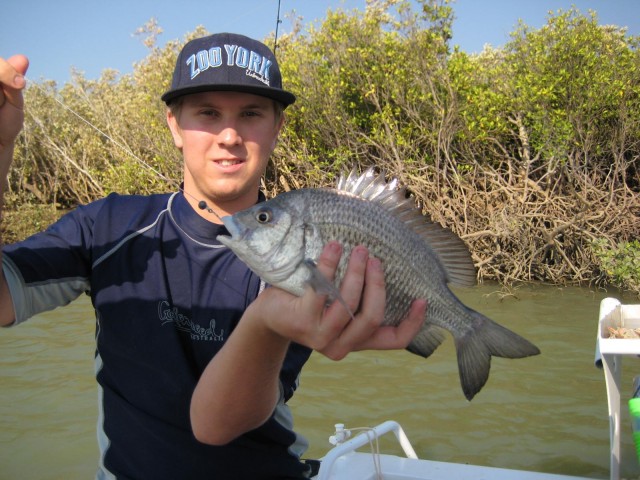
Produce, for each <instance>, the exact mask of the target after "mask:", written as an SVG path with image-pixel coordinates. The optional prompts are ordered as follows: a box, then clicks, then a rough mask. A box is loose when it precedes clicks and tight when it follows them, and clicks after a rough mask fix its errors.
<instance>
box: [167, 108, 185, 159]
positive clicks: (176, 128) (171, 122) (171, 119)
mask: <svg viewBox="0 0 640 480" xmlns="http://www.w3.org/2000/svg"><path fill="white" fill-rule="evenodd" d="M167 125H168V126H169V130H171V135H172V136H173V143H174V144H175V146H176V147H178V148H179V149H180V150H182V145H183V142H182V130H180V125H178V119H177V118H176V117H175V115H174V114H173V112H172V111H171V110H169V109H167Z"/></svg>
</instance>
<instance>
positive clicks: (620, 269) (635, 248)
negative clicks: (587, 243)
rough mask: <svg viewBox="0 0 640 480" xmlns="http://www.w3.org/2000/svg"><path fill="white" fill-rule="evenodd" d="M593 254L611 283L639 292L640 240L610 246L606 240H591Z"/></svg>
mask: <svg viewBox="0 0 640 480" xmlns="http://www.w3.org/2000/svg"><path fill="white" fill-rule="evenodd" d="M593 249H594V254H595V256H596V257H597V259H598V261H599V262H600V268H601V269H602V272H603V273H604V274H605V275H606V276H607V277H608V278H609V279H610V281H611V283H612V284H614V285H617V286H623V287H626V288H628V289H630V290H633V291H636V292H640V241H638V240H633V241H631V242H627V243H623V244H621V245H618V246H612V245H610V243H609V242H608V241H607V240H604V239H600V240H596V241H594V242H593Z"/></svg>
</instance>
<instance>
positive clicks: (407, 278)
mask: <svg viewBox="0 0 640 480" xmlns="http://www.w3.org/2000/svg"><path fill="white" fill-rule="evenodd" d="M223 221H224V224H225V226H226V227H227V229H228V230H229V233H230V234H231V236H219V237H218V239H219V240H220V242H222V243H223V244H225V245H226V246H228V247H229V248H231V249H232V250H233V251H234V252H235V253H236V255H238V257H239V258H240V259H242V260H243V261H244V262H245V263H246V264H247V265H248V266H249V267H250V268H251V269H252V270H253V271H254V272H255V273H256V274H258V275H259V276H260V277H261V278H262V279H263V280H264V281H265V282H267V283H269V284H271V285H274V286H277V287H280V288H282V289H284V290H286V291H289V292H291V293H292V294H294V295H302V294H303V292H304V290H305V288H306V286H307V285H311V286H312V287H313V288H315V289H316V290H318V291H325V292H326V291H333V292H334V293H335V295H339V293H336V292H338V290H337V286H339V284H340V280H341V279H342V278H343V276H344V273H345V270H346V265H347V262H348V257H349V255H348V254H349V253H350V252H351V250H352V249H353V248H354V247H355V246H357V245H365V246H366V247H367V248H368V249H369V252H370V254H371V255H373V256H375V257H377V258H379V259H380V260H381V262H382V265H383V268H384V274H385V285H386V295H387V297H386V299H387V303H386V306H385V315H384V324H385V325H397V324H399V322H401V321H402V319H404V318H405V317H406V315H407V313H408V311H409V308H410V306H411V303H412V301H413V300H415V299H417V298H424V299H426V300H427V301H428V305H429V307H428V311H427V313H426V315H425V323H424V325H423V327H422V329H421V331H420V332H419V333H418V334H417V335H416V337H414V339H413V340H412V342H411V343H410V345H409V346H408V348H407V349H408V350H409V351H410V352H412V353H415V354H417V355H421V356H423V357H428V356H429V355H431V353H433V351H434V350H435V349H436V348H437V347H438V346H439V345H440V343H441V342H442V340H443V339H444V335H443V331H448V332H449V333H451V335H452V336H453V338H454V342H455V345H456V351H457V357H458V369H459V373H460V382H461V386H462V390H463V392H464V394H465V396H466V397H467V398H468V399H469V400H471V399H472V398H473V397H474V396H475V394H476V393H477V392H478V391H479V390H480V389H481V388H482V387H483V385H484V384H485V383H486V381H487V378H488V376H489V369H490V363H491V357H492V356H500V357H506V358H522V357H527V356H530V355H536V354H538V353H539V350H538V349H537V347H536V346H535V345H533V344H532V343H530V342H529V341H528V340H526V339H524V338H522V337H520V336H519V335H517V334H516V333H514V332H512V331H510V330H508V329H506V328H504V327H502V326H500V325H499V324H497V323H495V322H493V321H492V320H490V319H489V318H487V317H485V316H484V315H482V314H481V313H479V312H476V311H474V310H472V309H470V308H468V307H467V306H465V305H464V304H463V303H462V302H461V301H460V300H459V299H458V298H457V297H456V296H455V295H454V294H453V292H452V291H451V290H450V289H449V287H448V284H449V283H453V284H459V285H470V284H472V283H475V268H474V266H473V262H472V260H471V256H470V254H469V251H468V249H467V248H466V246H465V245H464V243H463V242H462V240H460V239H459V238H458V237H457V236H455V235H454V234H453V232H451V231H449V230H447V229H444V228H443V227H441V226H440V225H438V224H436V223H433V222H430V221H428V220H427V219H426V218H425V217H424V216H423V215H422V214H421V212H420V211H419V209H417V208H416V207H415V206H414V203H413V200H411V199H407V198H406V191H405V190H404V189H401V188H398V187H397V180H392V181H390V182H386V181H385V180H384V176H382V175H380V176H378V175H376V174H375V172H374V171H373V170H368V171H367V172H365V173H364V174H363V175H360V176H358V175H355V174H354V173H353V172H352V174H351V175H349V177H347V178H344V177H342V178H341V179H340V180H339V181H338V186H337V188H336V189H311V188H309V189H299V190H293V191H290V192H286V193H282V194H280V195H277V196H276V197H274V198H273V199H271V200H268V201H266V202H263V203H260V204H258V205H255V206H254V207H251V208H249V209H247V210H244V211H242V212H238V213H236V214H234V215H232V216H229V217H224V218H223ZM330 240H337V241H339V242H340V243H341V244H342V246H343V249H344V253H345V254H344V255H343V257H342V259H341V261H340V264H339V266H338V270H337V272H336V278H335V286H329V287H327V286H326V285H323V279H322V277H321V276H319V275H315V273H316V272H314V271H313V269H314V263H313V262H314V261H315V260H316V259H317V258H318V257H319V255H320V253H321V251H322V248H323V246H324V245H325V244H326V243H327V242H328V241H330ZM324 282H325V283H328V282H327V281H326V280H324Z"/></svg>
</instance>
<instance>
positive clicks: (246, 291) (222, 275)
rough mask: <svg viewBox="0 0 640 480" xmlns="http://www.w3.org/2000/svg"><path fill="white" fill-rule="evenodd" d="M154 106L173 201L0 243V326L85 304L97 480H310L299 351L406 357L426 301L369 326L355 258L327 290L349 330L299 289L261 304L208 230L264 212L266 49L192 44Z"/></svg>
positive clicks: (112, 208)
mask: <svg viewBox="0 0 640 480" xmlns="http://www.w3.org/2000/svg"><path fill="white" fill-rule="evenodd" d="M27 67H28V61H27V59H26V58H25V57H24V56H14V57H11V58H9V59H8V60H3V59H0V169H1V172H0V174H1V175H2V179H6V176H7V172H8V170H9V167H10V163H11V160H12V156H13V148H14V143H15V139H16V137H17V135H18V133H19V131H20V129H21V127H22V122H23V112H22V109H23V98H22V94H21V90H22V89H23V88H24V86H25V80H24V74H25V73H26V70H27ZM162 99H163V100H164V101H165V102H166V103H167V104H168V107H169V108H168V112H167V123H168V125H169V129H170V131H171V134H172V135H173V139H174V142H175V144H176V147H177V148H179V149H180V150H181V152H182V154H183V158H184V183H183V187H182V188H181V190H180V191H178V192H175V193H172V194H163V195H152V196H121V195H116V194H112V195H109V196H108V197H106V198H104V199H100V200H97V201H95V202H93V203H91V204H88V205H85V206H81V207H79V208H77V209H76V210H75V211H73V212H71V213H69V214H67V215H66V216H65V217H63V218H62V219H61V220H60V221H58V222H56V223H55V224H54V225H52V226H51V227H50V228H48V229H47V230H46V231H44V232H42V233H39V234H37V235H34V236H33V237H31V238H29V239H27V240H25V241H23V242H20V243H18V244H15V245H10V246H6V247H5V248H4V251H3V257H2V267H3V268H2V276H1V277H0V324H1V325H11V324H17V323H20V322H22V321H24V320H26V319H27V318H29V317H31V316H33V315H35V314H37V313H39V312H41V311H44V310H47V309H51V308H55V307H57V306H61V305H65V304H67V303H69V302H71V301H72V300H74V299H75V298H76V297H77V296H79V295H80V294H81V293H83V292H88V293H89V294H90V296H91V299H92V303H93V306H94V307H95V311H96V344H97V346H96V357H95V364H96V377H97V380H98V384H99V392H100V409H99V420H98V440H99V447H100V464H99V468H98V474H97V478H99V479H110V478H118V479H134V478H135V479H145V480H146V479H172V480H174V479H181V480H186V479H205V478H206V479H245V478H246V479H260V478H265V479H266V478H279V479H282V478H306V477H307V476H308V468H307V466H306V465H305V464H303V463H301V462H300V461H299V457H300V455H301V453H302V452H303V451H304V448H305V442H304V440H303V439H302V438H301V437H299V436H297V435H296V434H295V433H294V432H293V430H292V422H291V417H290V413H289V411H288V409H287V406H286V402H287V400H288V399H289V398H290V397H291V396H292V395H293V392H294V390H295V387H296V385H297V377H298V374H299V372H300V369H301V368H302V365H303V364H304V363H305V361H306V360H307V358H308V356H309V354H310V352H311V350H310V349H316V350H318V351H320V352H322V353H323V354H325V355H327V356H329V357H330V358H334V359H340V358H342V357H344V356H345V355H347V354H348V353H349V352H351V351H354V350H360V349H367V348H373V349H389V348H404V347H405V346H406V345H407V344H408V343H409V341H410V340H411V338H412V337H413V336H414V335H415V333H416V332H417V331H418V329H419V328H420V325H421V323H422V318H423V315H424V310H425V308H426V307H425V302H423V301H417V302H415V304H414V308H413V309H412V311H411V313H410V315H409V316H408V318H407V320H406V321H405V322H403V323H402V324H401V326H399V327H398V328H392V327H381V326H380V323H381V321H382V317H381V315H382V312H383V310H384V308H383V307H384V302H385V296H384V293H385V288H384V278H383V274H382V269H381V267H380V262H379V261H378V260H376V259H374V258H369V257H368V253H367V251H366V249H365V248H363V247H358V248H356V249H355V250H354V252H353V253H352V255H351V257H350V260H349V266H348V270H347V273H346V275H345V278H344V280H343V282H342V285H341V288H340V291H341V295H342V297H343V298H344V299H345V300H346V303H347V304H348V305H349V307H350V308H351V309H353V310H355V309H356V308H358V306H360V307H359V309H358V311H357V312H356V315H355V319H354V320H353V321H352V319H351V317H350V314H349V312H348V311H347V310H346V309H345V308H344V307H343V306H342V305H341V304H340V303H339V302H334V303H333V304H331V305H329V306H326V305H325V302H326V298H325V297H323V296H320V295H316V294H315V293H314V292H313V291H312V290H309V291H308V292H307V293H306V294H305V295H304V296H302V297H294V296H292V295H289V294H287V293H286V292H284V291H282V290H279V289H277V288H266V289H264V291H262V292H261V290H262V287H263V286H261V282H260V279H259V278H257V277H256V276H255V275H254V274H253V273H252V272H251V271H250V270H248V268H247V267H246V266H245V265H244V264H243V263H242V262H241V261H240V260H238V258H237V257H235V255H234V254H233V253H232V252H230V251H229V250H228V249H226V248H225V247H224V246H222V245H221V244H219V243H218V242H217V241H216V240H215V239H216V236H217V235H219V234H223V233H225V229H224V226H223V225H222V224H221V221H220V217H222V216H224V215H229V214H233V213H235V212H237V211H239V210H242V209H244V208H247V207H250V206H251V205H253V204H255V203H256V202H258V201H261V200H262V199H263V196H262V194H261V193H260V192H259V190H258V187H259V181H260V177H261V176H262V175H263V174H264V171H265V168H266V165H267V162H268V159H269V156H270V154H271V152H272V151H273V149H274V148H275V144H276V140H277V138H278V134H279V132H280V130H281V128H282V125H283V121H284V114H283V111H284V109H285V108H286V106H288V105H290V104H292V103H293V102H294V101H295V97H294V95H292V94H291V93H289V92H287V91H285V90H283V89H282V86H281V77H280V71H279V67H278V64H277V61H276V59H275V57H274V56H273V54H272V53H271V51H270V50H269V49H268V48H267V47H266V46H265V45H263V44H262V43H260V42H257V41H255V40H252V39H250V38H247V37H244V36H240V35H234V34H216V35H211V36H209V37H205V38H200V39H196V40H194V41H192V42H189V43H188V44H187V45H185V47H184V48H183V50H182V52H181V53H180V55H179V57H178V60H177V63H176V68H175V72H174V76H173V82H172V86H171V89H170V90H169V91H168V92H166V93H165V94H164V95H163V96H162ZM2 183H3V184H4V183H5V182H4V180H3V182H2ZM340 255H341V247H340V245H338V244H336V243H334V242H332V243H330V244H328V245H327V246H326V247H325V249H324V251H323V253H322V255H321V257H320V258H319V259H318V266H319V268H320V270H321V271H322V272H323V273H324V274H325V275H326V276H328V277H329V278H330V277H331V276H332V275H334V273H335V269H336V266H337V263H338V260H339V258H340ZM260 292H261V293H260Z"/></svg>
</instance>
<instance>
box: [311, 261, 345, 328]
mask: <svg viewBox="0 0 640 480" xmlns="http://www.w3.org/2000/svg"><path fill="white" fill-rule="evenodd" d="M303 264H304V265H305V266H306V267H307V268H308V269H309V272H310V273H311V275H310V276H309V280H308V281H307V283H308V285H309V286H310V287H311V288H313V291H314V292H316V293H317V294H319V295H327V296H328V302H327V303H331V302H333V301H334V300H337V301H338V302H340V303H341V304H342V306H343V307H344V308H345V309H346V310H347V312H349V316H350V317H351V320H355V315H354V313H353V311H351V309H350V308H349V305H347V302H345V300H344V298H342V295H340V290H338V288H337V287H336V286H335V285H334V284H333V282H331V281H329V279H328V278H327V277H325V276H324V275H323V274H322V272H321V271H320V270H318V266H317V265H316V262H314V261H313V260H312V259H310V258H305V259H304V261H303Z"/></svg>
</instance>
